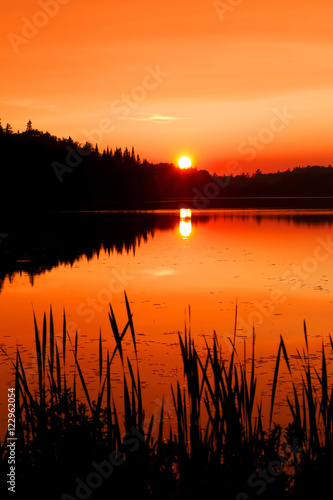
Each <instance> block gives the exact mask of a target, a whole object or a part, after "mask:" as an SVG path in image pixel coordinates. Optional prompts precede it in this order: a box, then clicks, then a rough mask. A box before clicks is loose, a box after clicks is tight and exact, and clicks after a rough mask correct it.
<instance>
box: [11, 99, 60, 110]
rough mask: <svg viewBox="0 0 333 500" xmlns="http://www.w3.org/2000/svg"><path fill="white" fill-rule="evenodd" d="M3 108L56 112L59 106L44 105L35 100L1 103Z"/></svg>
mask: <svg viewBox="0 0 333 500" xmlns="http://www.w3.org/2000/svg"><path fill="white" fill-rule="evenodd" d="M1 105H3V106H16V107H18V108H31V109H41V110H43V111H55V110H56V109H57V106H54V105H52V104H43V103H41V102H39V101H36V100H34V99H16V100H14V101H1Z"/></svg>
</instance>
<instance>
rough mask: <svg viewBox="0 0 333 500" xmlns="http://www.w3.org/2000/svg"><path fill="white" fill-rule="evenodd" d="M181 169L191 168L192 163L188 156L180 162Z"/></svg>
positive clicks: (183, 157)
mask: <svg viewBox="0 0 333 500" xmlns="http://www.w3.org/2000/svg"><path fill="white" fill-rule="evenodd" d="M178 165H179V168H190V166H191V165H192V162H191V160H190V158H189V157H188V156H182V157H181V158H179V160H178Z"/></svg>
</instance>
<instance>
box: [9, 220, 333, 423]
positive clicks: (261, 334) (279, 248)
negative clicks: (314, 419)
mask: <svg viewBox="0 0 333 500" xmlns="http://www.w3.org/2000/svg"><path fill="white" fill-rule="evenodd" d="M179 215H180V213H179V211H178V212H177V213H173V214H172V218H171V219H170V221H169V222H168V223H167V220H166V218H167V217H169V215H167V214H164V213H161V214H157V215H156V219H157V220H156V225H155V229H154V230H151V231H149V232H147V231H146V232H145V236H144V238H143V239H141V241H140V244H136V246H135V247H134V246H132V247H131V248H130V249H129V250H125V248H127V247H126V246H125V243H126V242H125V243H124V247H123V250H122V251H120V249H121V246H120V245H121V244H120V243H117V245H116V246H114V247H112V248H110V247H107V242H106V238H104V242H103V247H101V248H100V249H99V250H98V251H97V250H95V253H92V254H90V253H89V254H88V253H87V252H86V251H85V252H84V253H82V255H79V254H78V255H77V257H76V258H75V259H72V258H71V263H66V261H65V260H64V261H63V262H61V263H59V264H58V265H57V266H55V267H52V268H50V270H46V269H44V270H43V269H41V270H39V271H38V272H36V273H35V274H33V278H34V279H33V285H32V284H31V282H32V279H31V275H30V276H29V274H28V273H27V272H22V273H21V274H20V273H12V274H11V276H10V277H8V276H7V277H6V278H5V279H4V282H3V288H2V291H1V294H0V318H1V323H0V343H1V345H2V346H4V347H6V349H7V350H8V352H9V353H11V354H12V355H14V353H15V349H16V344H18V345H21V346H22V349H24V350H25V352H24V353H23V356H25V357H26V358H27V359H33V352H34V340H33V339H34V337H33V335H34V332H33V315H32V310H33V309H34V311H35V313H36V316H37V318H38V319H39V322H40V323H41V321H42V317H43V313H44V311H46V312H47V311H48V310H49V307H50V305H51V304H52V308H53V314H54V318H55V323H56V332H55V333H56V335H58V337H59V342H60V339H61V329H62V312H63V307H65V309H66V315H67V327H68V333H69V336H70V337H71V338H72V339H73V338H74V335H75V332H76V331H78V333H79V356H80V360H81V362H82V365H83V366H84V368H85V369H86V370H87V371H88V372H90V376H89V377H88V382H89V383H90V384H91V385H93V384H94V382H95V380H96V375H95V372H94V370H95V368H96V360H97V357H98V334H99V329H100V328H101V331H102V336H103V339H104V340H105V341H104V343H103V349H104V350H105V351H106V349H108V348H109V349H110V350H111V349H112V348H113V346H114V340H113V339H112V337H111V330H110V325H109V323H108V304H109V302H111V303H112V305H113V306H114V309H115V314H116V317H117V320H118V322H119V327H121V326H124V324H125V322H126V309H125V305H124V296H123V291H124V290H126V292H127V294H128V297H129V300H130V302H131V308H132V312H133V320H134V324H135V328H136V333H137V340H138V351H139V355H140V370H141V378H142V380H143V381H144V386H145V390H144V394H145V397H146V401H147V402H148V406H149V405H150V408H152V409H154V408H155V407H158V405H160V403H159V402H161V400H162V398H163V396H164V395H165V394H167V395H168V397H170V383H171V382H174V381H175V380H176V379H178V378H179V377H182V365H181V360H180V355H179V354H180V353H179V346H178V331H179V330H180V331H184V322H185V316H186V310H187V308H188V306H189V305H190V306H191V316H192V324H191V327H192V334H193V338H194V339H195V342H196V343H197V344H198V346H199V351H200V350H202V352H203V350H204V345H205V344H204V336H206V337H207V339H208V342H209V338H210V337H211V336H212V334H213V331H214V330H216V333H217V335H218V338H219V339H220V342H221V344H222V347H223V350H224V351H227V350H228V349H229V348H230V344H229V341H228V337H232V334H233V328H234V315H235V307H236V301H237V304H238V330H237V348H238V349H240V350H241V352H243V347H244V346H243V344H244V339H248V340H250V339H251V336H252V328H253V326H255V329H256V341H257V344H256V353H257V363H258V366H257V368H258V377H259V380H258V389H259V393H260V392H262V394H263V395H264V396H268V395H269V393H270V386H269V384H270V383H271V381H272V378H273V368H272V367H273V363H274V359H275V356H276V352H277V348H278V342H279V338H280V335H281V334H282V335H283V336H284V339H285V343H286V345H287V349H288V352H289V353H291V354H294V353H296V349H297V348H298V349H299V348H302V347H303V345H304V335H303V320H304V319H306V321H307V327H308V333H309V341H310V349H311V350H312V352H314V353H316V351H317V350H319V349H320V346H321V341H322V339H323V341H324V343H325V344H326V343H327V342H328V334H329V333H330V332H332V322H331V318H332V313H333V282H332V270H333V249H332V244H331V240H332V219H331V218H330V216H328V217H326V218H323V219H321V218H320V214H317V215H316V214H313V215H312V219H311V220H312V222H311V221H310V219H309V218H307V217H306V216H305V215H304V216H303V218H302V215H301V214H297V216H294V215H293V214H289V215H288V213H286V212H283V213H280V212H279V213H275V214H274V213H271V212H269V213H264V212H260V213H256V212H251V211H248V212H245V213H241V212H236V211H234V212H231V211H220V212H216V213H212V214H209V213H208V215H207V214H204V215H202V214H201V215H200V214H198V213H196V212H195V211H193V212H192V214H191V217H190V218H189V216H186V218H185V219H184V218H183V219H181V220H179ZM188 219H189V220H188ZM181 222H185V223H187V224H188V223H189V222H190V223H191V226H188V225H187V226H183V225H182V229H181V228H180V223H181ZM135 226H137V224H136V225H135ZM156 228H157V229H156ZM185 228H186V229H185ZM180 235H181V237H179V236H180ZM183 238H185V239H187V241H188V242H187V244H186V245H184V239H183ZM131 241H132V240H131ZM126 244H127V243H126ZM134 250H135V251H134ZM37 268H38V266H36V269H37ZM124 349H125V351H126V350H127V354H128V355H129V356H130V355H131V354H133V353H132V348H131V343H130V339H128V343H127V344H126V343H125V346H124ZM248 352H249V353H250V349H249V350H248ZM1 359H2V366H1V376H2V377H3V379H4V380H5V381H6V383H12V382H11V380H12V375H11V374H10V365H9V364H8V362H5V360H4V358H3V357H2V358H1ZM296 364H297V363H296V361H295V363H294V364H293V367H294V368H296ZM117 373H118V372H117V368H116V367H115V371H114V377H115V379H114V384H115V387H116V388H117V387H118V385H119V386H120V385H121V378H122V377H121V376H119V378H117ZM119 374H121V371H120V369H119ZM118 380H119V381H118ZM285 387H286V385H284V384H282V386H281V390H280V393H279V394H280V395H283V392H284V391H285ZM5 389H6V387H5V384H2V389H1V390H2V393H1V394H2V395H1V396H0V397H1V401H3V399H2V396H3V395H4V391H5ZM285 412H286V407H284V406H282V407H281V408H280V414H279V413H277V417H280V418H283V415H284V414H285Z"/></svg>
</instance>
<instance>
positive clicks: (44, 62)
mask: <svg viewBox="0 0 333 500" xmlns="http://www.w3.org/2000/svg"><path fill="white" fill-rule="evenodd" d="M332 15H333V4H332V2H331V1H330V0H318V1H317V2H312V1H311V2H310V1H308V0H302V1H300V0H296V1H294V2H290V0H288V1H287V0H279V1H277V0H272V1H269V2H268V1H267V0H243V1H242V0H226V1H225V2H223V1H220V2H216V1H215V2H213V1H207V0H191V1H190V0H177V1H176V0H169V1H168V2H156V1H152V0H141V1H140V2H138V1H137V0H135V1H134V0H127V1H126V2H110V1H109V0H108V1H107V0H98V1H93V0H39V1H35V0H12V1H11V2H6V3H5V4H3V5H2V15H1V20H0V23H1V34H2V36H1V41H0V49H1V56H0V57H1V68H2V71H3V74H2V79H1V96H0V116H1V118H2V124H3V125H5V124H6V123H7V122H9V123H11V125H12V126H13V128H14V130H18V129H19V130H21V131H22V130H24V129H25V126H26V123H27V121H28V120H29V119H31V120H32V122H33V126H35V127H36V128H39V129H41V130H44V131H49V132H50V133H52V134H55V135H58V136H61V137H62V136H65V137H68V136H69V135H71V136H72V137H73V138H74V139H76V140H79V141H80V142H85V141H86V140H87V139H88V140H91V142H96V141H97V142H98V143H99V145H100V146H101V147H106V145H109V146H111V147H116V146H120V147H123V148H124V147H125V146H128V147H131V146H132V145H134V146H135V149H136V152H137V153H139V154H140V156H141V157H146V158H147V159H148V161H152V162H159V161H167V162H176V161H177V159H178V157H179V155H181V154H188V155H190V156H191V157H192V158H193V159H194V165H195V166H198V168H207V169H209V170H210V171H211V172H214V171H216V172H219V173H224V172H225V171H226V169H227V165H228V162H230V161H236V162H237V164H238V165H239V166H240V169H241V170H242V171H245V172H253V171H254V170H256V169H257V168H261V169H262V170H263V171H276V170H278V169H280V170H284V169H286V168H288V167H290V168H293V167H294V166H298V165H301V166H306V165H308V164H323V165H328V164H330V163H332V156H333V155H332V152H333V151H332V150H333V146H332V139H331V130H332V126H333V94H332V85H333V57H332V56H333V34H332V26H331V24H332V23H331V20H332ZM28 23H30V24H29V26H28ZM31 23H32V24H31ZM36 25H37V26H36ZM156 71H157V73H156ZM154 75H155V76H154ZM273 110H274V111H273ZM281 116H282V118H281ZM279 117H280V118H279ZM92 130H94V133H92Z"/></svg>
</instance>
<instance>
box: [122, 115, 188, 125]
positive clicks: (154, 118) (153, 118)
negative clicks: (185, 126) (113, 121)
mask: <svg viewBox="0 0 333 500" xmlns="http://www.w3.org/2000/svg"><path fill="white" fill-rule="evenodd" d="M138 115H143V116H130V117H128V118H127V120H136V121H142V122H155V123H170V122H172V121H174V120H186V118H181V117H178V116H164V115H158V114H152V113H138Z"/></svg>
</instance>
